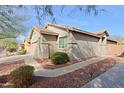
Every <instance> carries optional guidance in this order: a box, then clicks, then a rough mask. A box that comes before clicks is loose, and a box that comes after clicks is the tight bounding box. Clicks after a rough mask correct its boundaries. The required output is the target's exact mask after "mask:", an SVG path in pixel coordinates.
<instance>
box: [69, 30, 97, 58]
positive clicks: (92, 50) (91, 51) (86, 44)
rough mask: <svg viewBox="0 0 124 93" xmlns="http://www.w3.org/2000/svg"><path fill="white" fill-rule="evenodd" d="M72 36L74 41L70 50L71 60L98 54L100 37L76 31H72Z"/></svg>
mask: <svg viewBox="0 0 124 93" xmlns="http://www.w3.org/2000/svg"><path fill="white" fill-rule="evenodd" d="M71 38H72V42H73V43H72V45H71V46H70V48H69V51H68V53H69V56H70V58H71V60H81V59H82V58H87V57H93V56H97V55H98V41H99V39H97V38H94V37H91V36H88V35H84V34H80V33H75V32H72V37H71Z"/></svg>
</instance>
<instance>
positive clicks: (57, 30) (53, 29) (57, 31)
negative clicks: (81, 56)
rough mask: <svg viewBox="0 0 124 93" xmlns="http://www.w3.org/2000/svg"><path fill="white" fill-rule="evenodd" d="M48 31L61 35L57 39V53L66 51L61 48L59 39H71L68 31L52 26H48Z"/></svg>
mask: <svg viewBox="0 0 124 93" xmlns="http://www.w3.org/2000/svg"><path fill="white" fill-rule="evenodd" d="M47 29H48V30H51V31H53V32H55V33H58V34H59V36H58V38H57V42H56V50H57V51H65V49H62V48H61V49H60V48H59V37H63V36H67V39H69V38H68V36H69V33H68V31H66V29H61V28H57V27H52V26H48V27H47Z"/></svg>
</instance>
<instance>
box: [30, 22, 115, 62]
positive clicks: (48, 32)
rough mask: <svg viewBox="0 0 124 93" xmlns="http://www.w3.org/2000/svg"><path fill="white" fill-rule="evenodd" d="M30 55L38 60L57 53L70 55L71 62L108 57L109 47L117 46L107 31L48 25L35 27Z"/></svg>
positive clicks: (31, 35) (31, 36) (31, 39)
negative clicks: (88, 30)
mask: <svg viewBox="0 0 124 93" xmlns="http://www.w3.org/2000/svg"><path fill="white" fill-rule="evenodd" d="M29 41H30V44H31V45H30V46H31V48H30V53H33V54H34V56H35V57H36V58H41V59H47V58H49V57H50V54H51V53H53V52H56V51H62V52H66V53H68V55H69V57H70V59H71V60H78V61H81V59H83V58H88V57H93V56H105V55H107V45H108V44H112V45H117V42H116V41H113V40H110V39H109V33H108V32H107V30H101V31H98V32H94V33H91V32H87V31H84V30H80V29H78V28H74V27H70V26H63V25H58V24H51V23H48V24H46V25H45V26H44V27H42V28H40V27H33V29H32V32H31V34H30V36H29Z"/></svg>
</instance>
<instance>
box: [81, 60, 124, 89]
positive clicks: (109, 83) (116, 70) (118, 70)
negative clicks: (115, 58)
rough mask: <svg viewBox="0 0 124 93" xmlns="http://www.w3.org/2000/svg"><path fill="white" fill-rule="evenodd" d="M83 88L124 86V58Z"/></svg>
mask: <svg viewBox="0 0 124 93" xmlns="http://www.w3.org/2000/svg"><path fill="white" fill-rule="evenodd" d="M82 88H124V59H121V60H120V63H119V64H116V65H115V66H114V67H113V68H111V69H110V70H108V71H107V72H105V73H104V74H102V75H100V76H98V77H97V78H95V79H94V80H92V81H90V82H89V83H87V84H86V85H84V86H83V87H82Z"/></svg>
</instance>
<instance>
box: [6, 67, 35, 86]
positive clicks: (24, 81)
mask: <svg viewBox="0 0 124 93" xmlns="http://www.w3.org/2000/svg"><path fill="white" fill-rule="evenodd" d="M33 72H34V67H32V66H28V65H26V66H21V67H19V68H17V69H15V70H14V71H12V72H11V73H10V75H9V76H8V82H9V83H11V84H14V86H15V87H27V86H29V85H30V84H32V82H33V78H32V76H33Z"/></svg>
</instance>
